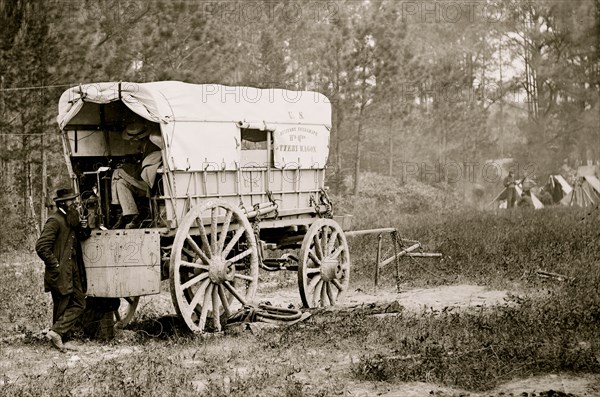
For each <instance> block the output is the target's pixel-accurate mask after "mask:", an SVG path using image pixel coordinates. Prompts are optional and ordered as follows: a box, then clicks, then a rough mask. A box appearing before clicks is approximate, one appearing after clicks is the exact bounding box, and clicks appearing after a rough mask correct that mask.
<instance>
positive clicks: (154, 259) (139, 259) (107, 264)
mask: <svg viewBox="0 0 600 397" xmlns="http://www.w3.org/2000/svg"><path fill="white" fill-rule="evenodd" d="M82 249H83V261H84V263H85V269H86V273H87V286H88V291H87V294H88V295H89V296H97V297H128V296H141V295H151V294H158V293H159V292H160V278H161V273H160V235H159V233H158V231H156V230H152V229H132V230H97V231H93V232H92V235H91V236H90V238H89V239H87V240H85V241H84V242H83V243H82Z"/></svg>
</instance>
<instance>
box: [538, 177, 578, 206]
mask: <svg viewBox="0 0 600 397" xmlns="http://www.w3.org/2000/svg"><path fill="white" fill-rule="evenodd" d="M544 190H545V191H546V192H548V193H549V194H550V195H551V196H552V201H553V202H554V203H560V202H561V200H562V199H563V198H564V197H565V196H567V195H569V194H570V193H571V192H572V191H573V188H572V187H571V185H569V182H567V181H566V180H565V178H563V176H562V175H550V177H548V183H547V184H546V186H544Z"/></svg>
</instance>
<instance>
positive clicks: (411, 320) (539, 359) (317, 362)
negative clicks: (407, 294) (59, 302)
mask: <svg viewBox="0 0 600 397" xmlns="http://www.w3.org/2000/svg"><path fill="white" fill-rule="evenodd" d="M361 204H365V203H358V204H355V207H354V208H352V206H350V205H346V208H343V210H346V211H349V212H350V211H351V212H353V213H354V214H357V215H356V216H355V219H354V228H355V229H360V228H370V227H378V226H390V225H393V226H396V227H397V228H398V229H399V231H400V233H401V235H402V236H403V237H406V238H410V239H417V240H420V241H422V242H423V243H425V245H426V249H427V250H428V251H431V252H441V253H443V254H444V258H443V260H441V261H440V260H438V259H421V260H418V261H417V260H408V259H404V260H403V261H402V262H401V264H400V267H399V268H398V269H396V267H395V266H394V265H390V266H388V267H386V268H385V269H384V270H383V274H382V275H381V280H382V281H381V284H382V288H386V287H387V288H390V287H392V288H393V287H395V286H396V283H398V284H399V285H400V286H401V288H402V289H403V290H404V289H410V288H414V287H427V286H436V285H444V284H464V283H471V284H477V285H486V286H490V287H493V288H499V289H506V290H508V291H510V292H511V293H512V295H511V298H510V299H509V301H508V302H507V304H506V305H502V306H498V307H495V308H489V307H488V308H486V307H482V308H475V309H473V310H464V311H447V312H443V311H442V312H431V311H423V312H422V313H412V312H408V311H404V312H403V313H402V314H401V315H400V316H396V317H384V318H374V317H372V316H367V315H365V314H364V313H362V312H360V311H358V312H357V311H347V312H338V313H328V314H326V315H314V316H313V317H312V318H310V319H309V320H307V321H305V322H303V323H299V324H298V325H296V326H293V327H287V328H278V329H273V330H265V331H263V332H261V333H259V334H258V335H254V334H250V333H248V332H241V333H240V332H231V333H226V334H225V335H222V336H220V337H213V338H202V337H198V336H189V335H183V334H182V333H181V332H178V331H177V327H176V326H175V327H169V326H168V324H166V323H165V324H162V325H160V327H158V328H157V324H159V323H160V322H161V321H162V320H163V319H160V318H152V313H150V314H148V313H146V314H144V312H143V311H142V312H140V313H139V316H138V318H137V320H136V322H134V323H133V324H132V325H131V328H130V329H131V330H130V331H128V332H127V335H128V336H127V338H125V341H123V339H121V340H115V341H112V342H108V343H105V344H102V343H99V342H86V344H87V345H88V346H92V347H91V349H92V350H93V349H97V350H98V352H99V353H98V354H97V356H98V359H92V358H89V357H88V356H86V357H88V359H86V360H85V365H75V364H73V363H70V362H69V361H68V360H66V359H65V358H61V357H60V356H59V357H58V358H56V359H53V360H50V361H48V360H46V361H44V360H43V356H44V355H46V356H47V355H54V354H55V353H54V352H52V351H50V349H49V348H48V347H47V344H46V342H45V341H39V340H38V339H37V338H36V337H35V334H36V333H37V332H38V331H39V330H40V329H41V328H43V327H46V326H47V324H48V321H49V319H50V317H51V314H50V300H49V297H48V296H47V294H43V293H42V282H41V280H42V273H41V268H42V264H41V262H39V261H38V260H36V259H35V257H34V255H31V254H26V253H21V254H16V253H13V254H4V255H2V258H1V259H2V261H1V263H0V266H1V269H2V271H1V272H0V294H1V296H2V297H3V299H2V300H1V301H0V319H2V323H1V325H0V326H1V329H0V331H2V335H3V336H5V337H9V338H8V339H10V336H11V335H12V336H14V335H24V338H21V339H17V340H11V341H10V342H6V341H5V342H0V357H1V359H2V361H1V362H0V364H1V366H0V385H1V386H0V396H67V395H73V396H87V395H90V396H91V395H93V396H96V395H97V396H100V395H101V396H171V395H172V396H188V395H189V396H192V395H194V396H198V395H205V396H221V395H245V396H334V395H353V394H349V393H350V392H349V388H351V386H352V385H356V384H360V383H361V382H371V381H377V382H386V383H387V384H390V385H394V384H398V383H401V382H407V381H422V382H430V383H435V384H438V385H446V386H451V387H456V388H459V389H463V390H467V391H485V390H490V389H492V388H494V387H495V386H497V385H498V384H500V383H502V382H504V381H507V380H510V379H512V378H514V377H527V376H532V375H536V374H546V373H557V372H567V373H574V374H590V373H592V374H597V373H600V265H599V263H600V250H598V244H597V241H598V236H599V234H600V227H599V226H598V225H599V224H600V211H595V212H594V211H592V212H591V213H588V212H586V211H583V210H573V209H565V208H549V209H544V210H539V211H520V210H516V211H510V212H508V211H502V212H498V213H494V212H478V211H466V212H457V211H452V212H450V211H447V212H444V211H436V212H435V213H422V214H417V215H412V216H408V215H399V214H397V213H395V212H394V210H393V207H386V206H380V207H378V208H382V210H381V211H380V212H379V213H377V214H373V212H369V211H367V210H366V209H364V208H361V207H360V205H361ZM375 241H376V240H375V238H361V239H355V240H352V241H351V248H350V249H351V254H352V257H353V269H352V276H351V288H352V289H357V288H371V287H372V274H373V270H374V267H373V266H374V257H375ZM390 252H391V251H390V246H389V244H387V247H386V253H387V254H390ZM539 270H543V271H546V272H552V273H559V274H562V275H564V276H565V277H566V280H564V281H559V280H556V279H547V278H542V277H540V276H539V274H538V271H539ZM398 275H399V276H400V278H399V279H397V276H398ZM157 330H158V332H157ZM160 331H163V332H162V333H159V332H160ZM123 347H125V348H126V350H125V351H124V352H122V354H112V355H110V354H105V353H103V352H104V351H105V350H103V349H109V351H110V352H113V353H114V352H115V351H116V352H118V351H122V350H119V349H122V348H123ZM28 354H29V355H30V359H29V360H28V359H27V357H28ZM90 356H93V355H90ZM36 360H40V362H39V363H37V361H36ZM61 360H62V361H61ZM23 368H24V369H25V370H24V371H22V374H20V375H19V376H16V375H15V371H17V370H22V369H23Z"/></svg>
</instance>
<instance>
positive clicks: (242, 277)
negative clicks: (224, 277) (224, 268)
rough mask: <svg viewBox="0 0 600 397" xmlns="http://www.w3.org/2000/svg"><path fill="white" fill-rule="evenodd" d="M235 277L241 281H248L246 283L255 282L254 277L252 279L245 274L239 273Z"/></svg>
mask: <svg viewBox="0 0 600 397" xmlns="http://www.w3.org/2000/svg"><path fill="white" fill-rule="evenodd" d="M233 277H235V278H239V279H241V280H246V281H253V280H254V277H252V276H246V275H245V274H239V273H236V274H235V275H234V276H233Z"/></svg>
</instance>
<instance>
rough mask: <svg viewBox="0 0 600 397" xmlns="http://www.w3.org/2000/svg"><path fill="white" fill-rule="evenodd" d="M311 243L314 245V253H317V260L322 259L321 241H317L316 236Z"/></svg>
mask: <svg viewBox="0 0 600 397" xmlns="http://www.w3.org/2000/svg"><path fill="white" fill-rule="evenodd" d="M313 242H314V244H315V252H316V253H317V256H318V257H319V259H323V249H322V248H321V240H320V239H319V236H318V235H315V236H314V237H313Z"/></svg>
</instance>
